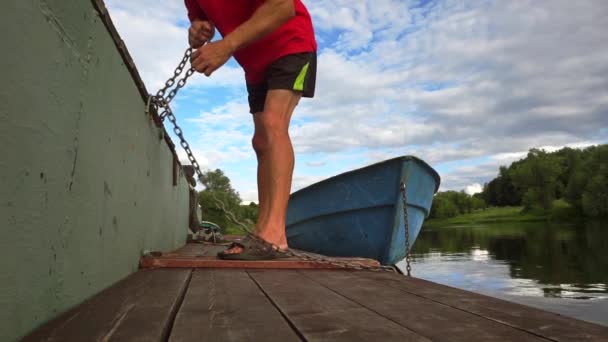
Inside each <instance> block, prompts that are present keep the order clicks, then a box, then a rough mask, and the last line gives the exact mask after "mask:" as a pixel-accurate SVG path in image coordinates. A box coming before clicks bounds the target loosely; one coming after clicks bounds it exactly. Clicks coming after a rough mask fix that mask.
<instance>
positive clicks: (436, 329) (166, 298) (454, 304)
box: [25, 246, 608, 342]
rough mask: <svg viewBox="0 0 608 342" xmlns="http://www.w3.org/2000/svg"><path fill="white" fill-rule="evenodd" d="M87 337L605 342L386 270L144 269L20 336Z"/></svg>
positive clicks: (541, 316)
mask: <svg viewBox="0 0 608 342" xmlns="http://www.w3.org/2000/svg"><path fill="white" fill-rule="evenodd" d="M184 248H185V249H184V250H183V251H182V252H184V253H185V254H188V253H189V254H190V255H196V254H197V253H199V250H198V248H199V247H196V246H195V247H192V246H190V247H184ZM205 248H208V247H205ZM90 340H96V341H167V340H169V341H173V342H188V341H209V340H210V341H302V340H305V341H380V340H381V341H479V340H483V341H518V342H519V341H522V342H523V341H608V327H604V326H600V325H596V324H592V323H587V322H584V321H579V320H576V319H572V318H567V317H564V316H560V315H557V314H553V313H549V312H545V311H542V310H538V309H534V308H530V307H526V306H523V305H519V304H515V303H510V302H506V301H503V300H498V299H495V298H491V297H487V296H483V295H478V294H474V293H471V292H467V291H463V290H459V289H455V288H451V287H447V286H443V285H439V284H434V283H431V282H428V281H424V280H420V279H415V278H407V277H404V276H402V275H399V274H395V273H388V272H371V271H347V270H313V269H292V270H276V269H251V268H247V269H233V268H228V269H221V268H198V269H193V270H192V269H151V270H140V271H139V272H137V273H135V274H134V275H132V276H129V277H128V278H126V279H125V280H123V281H121V282H119V283H117V284H116V285H114V286H112V287H111V288H109V289H107V290H106V291H103V292H101V293H100V294H99V295H97V296H95V297H93V298H92V299H90V300H88V301H86V302H85V303H83V304H82V305H80V306H78V307H77V308H75V309H73V310H70V311H69V312H67V313H65V314H63V315H62V316H60V317H59V318H57V319H55V320H53V321H51V322H49V323H47V324H46V325H44V326H42V327H41V328H40V329H38V330H37V331H35V332H33V333H32V334H31V335H30V336H28V337H27V338H26V339H25V341H90Z"/></svg>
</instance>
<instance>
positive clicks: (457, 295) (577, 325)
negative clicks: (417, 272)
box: [336, 273, 608, 341]
mask: <svg viewBox="0 0 608 342" xmlns="http://www.w3.org/2000/svg"><path fill="white" fill-rule="evenodd" d="M340 276H341V275H336V277H340ZM364 278H365V280H366V281H371V282H375V283H377V284H378V286H383V287H392V288H396V289H399V290H401V291H403V292H406V293H410V294H413V295H416V296H419V297H421V298H424V299H427V300H430V301H434V302H437V303H441V304H443V305H445V306H448V307H454V308H458V309H459V310H463V311H466V312H469V313H472V314H474V315H478V316H481V317H484V318H486V319H488V320H492V321H495V322H499V323H502V324H504V325H506V326H510V327H513V328H516V329H520V330H524V331H528V332H530V333H533V334H537V335H539V336H543V337H545V338H548V339H551V340H555V341H608V327H606V326H602V325H598V324H593V323H589V322H585V321H581V320H577V319H573V318H570V317H566V316H562V315H559V314H556V313H552V312H548V311H543V310H540V309H536V308H532V307H529V306H525V305H521V304H517V303H513V302H508V301H505V300H500V299H497V298H493V297H489V296H485V295H481V294H477V293H473V292H469V291H464V290H460V289H456V288H453V287H449V286H445V285H441V284H437V283H433V282H430V281H426V280H422V279H417V278H406V279H405V281H404V280H403V279H401V278H398V277H394V276H392V275H390V274H385V273H370V274H368V275H366V276H365V277H364ZM607 314H608V313H607Z"/></svg>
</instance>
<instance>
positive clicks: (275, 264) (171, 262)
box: [139, 256, 376, 270]
mask: <svg viewBox="0 0 608 342" xmlns="http://www.w3.org/2000/svg"><path fill="white" fill-rule="evenodd" d="M361 263H362V264H367V265H369V266H376V263H375V262H373V261H370V262H367V261H363V262H361ZM139 264H140V267H141V268H241V269H242V268H247V269H255V268H264V269H338V270H341V269H344V268H343V267H341V266H338V265H334V264H330V263H325V262H318V261H308V260H299V259H280V260H259V261H246V260H221V259H217V258H216V257H194V258H193V257H181V256H176V257H170V256H167V257H165V256H162V257H151V256H144V257H142V258H141V260H140V263H139Z"/></svg>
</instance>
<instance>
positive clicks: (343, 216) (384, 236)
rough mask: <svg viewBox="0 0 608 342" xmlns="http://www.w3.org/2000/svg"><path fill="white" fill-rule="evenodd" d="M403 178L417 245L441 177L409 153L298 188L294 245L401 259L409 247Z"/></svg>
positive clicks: (291, 223) (290, 220) (290, 231)
mask: <svg viewBox="0 0 608 342" xmlns="http://www.w3.org/2000/svg"><path fill="white" fill-rule="evenodd" d="M402 181H403V182H404V183H405V184H406V185H407V200H408V202H407V206H408V225H409V237H410V246H412V245H413V243H414V241H415V240H416V237H417V236H418V233H419V232H420V228H421V227H422V223H423V221H424V219H425V218H426V217H427V216H428V213H429V212H430V208H431V203H432V201H433V194H434V193H435V192H436V191H437V188H438V187H439V182H440V179H439V175H438V174H437V172H435V170H433V169H432V168H431V167H430V166H429V165H428V164H426V163H425V162H423V161H422V160H420V159H418V158H416V157H411V156H405V157H399V158H394V159H390V160H386V161H384V162H381V163H377V164H373V165H370V166H367V167H364V168H361V169H357V170H354V171H350V172H346V173H343V174H340V175H338V176H335V177H332V178H329V179H326V180H324V181H322V182H319V183H316V184H313V185H311V186H309V187H306V188H304V189H302V190H299V191H297V192H295V193H293V194H292V195H291V197H290V199H289V207H288V210H287V221H286V224H287V239H288V243H289V245H290V247H293V248H297V249H302V250H306V251H310V252H314V253H319V254H324V255H329V256H344V257H364V258H373V259H376V260H378V261H380V262H381V263H382V264H384V265H393V264H396V263H397V262H398V261H400V260H402V259H403V258H404V257H405V250H406V249H405V229H404V215H403V205H402V200H401V193H400V190H399V185H400V183H401V182H402Z"/></svg>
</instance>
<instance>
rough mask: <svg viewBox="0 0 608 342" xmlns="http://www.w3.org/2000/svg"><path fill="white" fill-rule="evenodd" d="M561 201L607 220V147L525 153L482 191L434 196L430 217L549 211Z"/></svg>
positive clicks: (587, 214) (583, 213)
mask: <svg viewBox="0 0 608 342" xmlns="http://www.w3.org/2000/svg"><path fill="white" fill-rule="evenodd" d="M556 199H563V200H564V201H566V202H567V203H568V204H569V205H570V206H572V207H573V208H575V209H576V210H577V212H578V213H580V215H582V216H586V217H594V218H599V217H608V145H606V144H604V145H597V146H591V147H587V148H585V149H573V148H568V147H565V148H562V149H561V150H558V151H555V152H547V151H544V150H542V149H531V150H530V151H529V152H528V154H527V156H526V157H525V158H523V159H521V160H518V161H516V162H513V163H512V164H511V165H509V166H501V167H500V168H499V172H498V176H497V177H496V178H494V179H492V180H491V181H490V182H488V183H486V184H484V187H483V191H482V192H481V193H479V194H475V195H473V196H469V195H467V194H465V193H464V192H463V191H461V192H457V191H445V192H440V193H437V194H436V195H435V197H434V199H433V206H432V208H431V214H430V218H447V217H453V216H456V215H459V214H465V213H470V212H471V211H473V210H475V209H482V208H485V207H486V206H497V207H504V206H522V207H523V210H524V211H527V210H533V209H540V210H544V211H545V212H547V211H550V210H551V209H552V206H553V203H554V201H555V200H556Z"/></svg>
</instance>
